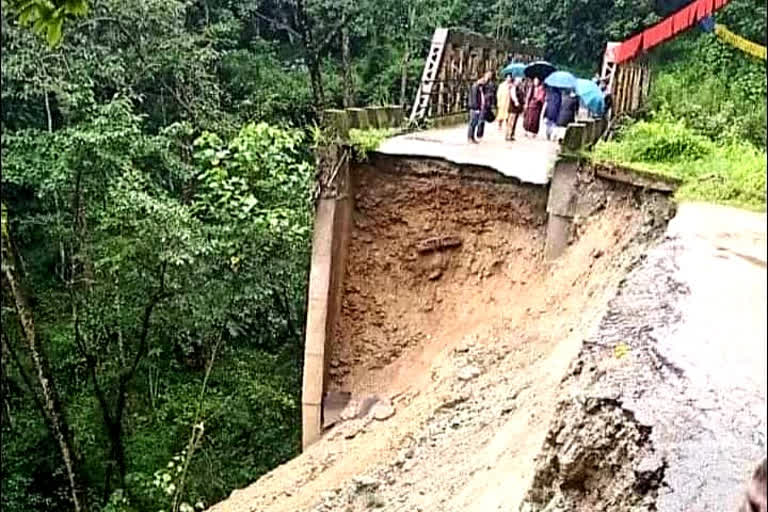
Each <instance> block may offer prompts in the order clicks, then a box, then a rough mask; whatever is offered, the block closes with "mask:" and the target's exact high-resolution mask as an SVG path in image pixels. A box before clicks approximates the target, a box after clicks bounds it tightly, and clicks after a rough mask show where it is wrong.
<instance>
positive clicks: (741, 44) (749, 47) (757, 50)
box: [715, 23, 766, 60]
mask: <svg viewBox="0 0 768 512" xmlns="http://www.w3.org/2000/svg"><path fill="white" fill-rule="evenodd" d="M715 34H717V37H719V38H720V39H722V40H723V41H724V42H726V43H728V44H730V45H731V46H735V47H736V48H738V49H739V50H741V51H743V52H745V53H748V54H750V55H752V56H753V57H757V58H758V59H763V60H766V59H765V46H760V45H759V44H756V43H753V42H752V41H748V40H746V39H744V38H743V37H741V36H739V35H737V34H734V33H733V32H731V31H730V30H728V27H726V26H725V25H721V24H719V23H715Z"/></svg>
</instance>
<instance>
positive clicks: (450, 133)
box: [377, 120, 560, 185]
mask: <svg viewBox="0 0 768 512" xmlns="http://www.w3.org/2000/svg"><path fill="white" fill-rule="evenodd" d="M515 137H516V140H515V141H505V140H504V132H503V131H502V130H499V129H498V125H497V124H495V123H493V124H491V123H486V125H485V134H484V136H483V139H482V140H481V142H480V143H479V144H470V143H469V142H467V125H466V124H462V125H459V126H453V127H450V128H439V129H432V130H425V131H420V132H415V133H408V134H405V135H398V136H396V137H393V138H391V139H387V140H386V141H384V142H383V143H382V144H381V145H380V146H379V148H378V149H377V151H378V152H379V153H383V154H387V155H397V156H420V157H432V158H443V159H445V160H447V161H449V162H453V163H455V164H470V165H479V166H483V167H490V168H492V169H494V170H496V171H498V172H500V173H502V174H504V175H505V176H509V177H514V178H517V179H519V180H520V181H522V182H525V183H533V184H535V185H544V184H547V183H548V182H549V179H550V177H551V176H552V170H553V169H554V166H555V162H556V160H557V155H558V153H559V148H560V145H559V144H558V143H556V142H549V141H547V140H546V138H545V137H544V129H543V126H542V130H541V132H539V135H538V137H537V138H535V139H529V138H526V137H525V136H524V134H523V129H522V120H520V122H518V125H517V132H516V133H515Z"/></svg>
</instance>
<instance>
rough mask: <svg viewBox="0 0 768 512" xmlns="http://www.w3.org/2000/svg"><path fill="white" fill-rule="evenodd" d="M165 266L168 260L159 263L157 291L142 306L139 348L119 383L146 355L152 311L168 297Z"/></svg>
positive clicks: (132, 372)
mask: <svg viewBox="0 0 768 512" xmlns="http://www.w3.org/2000/svg"><path fill="white" fill-rule="evenodd" d="M167 268H168V262H166V261H164V262H162V263H161V264H160V286H159V288H158V290H157V292H155V293H154V294H153V295H152V297H150V299H149V302H148V303H147V305H146V306H145V307H144V315H143V317H142V321H141V334H140V335H139V348H138V349H137V350H136V355H135V356H134V358H133V363H132V364H131V367H130V368H129V369H128V370H127V371H126V372H124V373H123V375H122V376H121V377H120V381H121V383H127V382H128V381H129V380H131V378H132V377H133V375H134V373H136V368H138V366H139V363H140V362H141V360H142V358H143V357H144V356H145V355H146V352H147V338H148V337H149V327H150V320H151V319H152V312H153V311H154V309H155V307H156V306H157V305H158V304H159V303H160V302H161V301H162V300H163V299H166V298H168V297H170V294H169V293H168V292H166V291H165V275H166V270H167Z"/></svg>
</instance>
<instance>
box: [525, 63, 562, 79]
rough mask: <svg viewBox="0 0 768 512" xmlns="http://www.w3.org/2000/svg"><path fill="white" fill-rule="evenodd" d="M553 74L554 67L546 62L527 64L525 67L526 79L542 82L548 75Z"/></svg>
mask: <svg viewBox="0 0 768 512" xmlns="http://www.w3.org/2000/svg"><path fill="white" fill-rule="evenodd" d="M554 72H555V66H553V65H552V64H550V63H549V62H547V61H544V60H539V61H536V62H532V63H531V64H528V65H527V66H525V71H524V73H525V76H527V77H528V78H534V77H536V78H538V79H539V80H541V81H542V82H543V81H544V79H545V78H547V77H548V76H549V75H551V74H552V73H554Z"/></svg>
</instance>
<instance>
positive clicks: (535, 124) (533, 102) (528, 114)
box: [523, 77, 545, 137]
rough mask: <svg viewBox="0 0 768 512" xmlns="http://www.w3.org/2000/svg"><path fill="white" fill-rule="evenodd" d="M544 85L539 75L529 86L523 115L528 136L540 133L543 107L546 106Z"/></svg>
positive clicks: (524, 127)
mask: <svg viewBox="0 0 768 512" xmlns="http://www.w3.org/2000/svg"><path fill="white" fill-rule="evenodd" d="M544 98H545V92H544V86H543V85H542V84H541V80H539V79H538V78H537V77H534V78H533V84H531V86H530V87H529V88H528V94H526V96H525V114H524V115H523V129H524V130H525V136H526V137H536V135H538V133H539V122H540V121H541V109H542V107H543V106H544Z"/></svg>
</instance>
